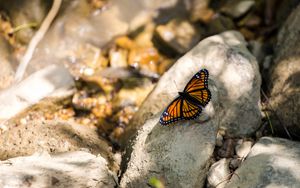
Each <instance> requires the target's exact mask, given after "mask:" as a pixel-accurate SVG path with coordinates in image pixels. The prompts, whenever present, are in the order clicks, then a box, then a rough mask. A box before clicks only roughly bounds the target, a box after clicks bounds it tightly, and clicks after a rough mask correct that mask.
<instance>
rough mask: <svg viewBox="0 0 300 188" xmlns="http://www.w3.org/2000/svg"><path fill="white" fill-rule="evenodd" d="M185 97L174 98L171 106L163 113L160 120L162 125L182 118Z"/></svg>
mask: <svg viewBox="0 0 300 188" xmlns="http://www.w3.org/2000/svg"><path fill="white" fill-rule="evenodd" d="M182 102H183V99H182V97H180V96H179V97H177V98H176V99H174V100H173V101H172V102H171V103H170V104H169V106H168V107H167V108H166V109H165V110H164V112H163V113H162V114H161V116H160V119H159V122H160V124H162V125H168V124H170V123H173V122H175V121H178V120H180V119H182V115H181V109H182V108H181V106H182Z"/></svg>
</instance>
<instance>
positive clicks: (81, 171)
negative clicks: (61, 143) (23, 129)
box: [0, 151, 116, 188]
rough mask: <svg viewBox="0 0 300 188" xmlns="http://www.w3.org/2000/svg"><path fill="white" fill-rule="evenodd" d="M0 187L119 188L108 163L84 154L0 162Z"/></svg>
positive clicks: (37, 155) (78, 152) (45, 156)
mask: <svg viewBox="0 0 300 188" xmlns="http://www.w3.org/2000/svg"><path fill="white" fill-rule="evenodd" d="M0 168H1V171H0V187H14V188H26V187H34V188H35V187H36V188H38V187H61V188H63V187H78V188H81V187H82V188H85V187H105V188H113V187H116V181H115V177H116V175H115V174H114V173H112V172H111V171H110V170H109V169H108V167H107V162H106V160H105V159H104V158H103V157H101V156H100V155H98V156H95V155H92V154H90V153H87V152H83V151H75V152H67V153H60V154H57V155H51V156H50V155H49V154H48V153H36V154H34V155H32V156H27V157H17V158H11V159H9V160H6V161H0Z"/></svg>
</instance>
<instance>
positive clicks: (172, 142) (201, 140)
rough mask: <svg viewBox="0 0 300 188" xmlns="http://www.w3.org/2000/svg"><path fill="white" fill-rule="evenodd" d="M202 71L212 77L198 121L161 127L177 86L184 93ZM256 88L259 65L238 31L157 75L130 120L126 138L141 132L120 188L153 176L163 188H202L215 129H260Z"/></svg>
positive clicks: (205, 42) (128, 155)
mask: <svg viewBox="0 0 300 188" xmlns="http://www.w3.org/2000/svg"><path fill="white" fill-rule="evenodd" d="M201 68H206V69H208V70H209V73H210V77H209V88H210V90H211V92H212V100H211V102H210V103H209V104H208V106H207V107H206V108H204V111H203V113H202V115H201V116H200V117H199V118H198V119H196V121H180V122H178V123H176V124H175V125H174V126H170V127H164V126H161V125H160V124H159V123H158V120H159V116H160V113H161V111H162V110H163V109H164V108H165V106H166V105H167V104H168V103H169V102H170V101H171V100H173V98H174V97H175V96H176V92H178V90H177V88H176V85H177V87H178V88H179V90H182V88H184V86H185V85H186V83H187V82H188V80H189V79H190V78H191V77H192V76H193V75H194V73H195V72H197V71H199V70H200V69H201ZM174 82H175V83H176V85H175V84H173V83H174ZM259 88H260V76H259V72H258V68H257V62H256V61H255V59H254V57H253V56H252V55H251V54H250V53H249V52H248V50H247V49H246V46H245V41H244V40H243V38H242V36H241V35H240V34H239V33H237V32H234V31H230V32H225V33H222V34H220V35H216V36H212V37H209V38H207V39H205V40H203V41H201V42H200V43H199V44H198V45H197V46H196V47H195V48H193V49H192V50H191V51H190V52H188V53H187V54H186V55H185V56H183V57H182V58H180V59H179V60H178V61H177V62H176V63H175V64H174V66H173V67H171V68H170V69H169V70H168V71H167V72H166V73H165V74H164V75H163V76H162V77H161V79H160V81H159V82H158V84H157V86H156V87H155V89H154V90H153V91H152V93H151V94H150V95H149V96H148V98H147V99H146V100H145V102H144V103H143V105H142V107H141V108H140V111H139V112H138V113H137V114H136V116H135V117H134V118H133V121H132V124H131V127H129V129H127V131H129V134H127V135H125V137H124V138H126V136H127V138H126V139H128V137H130V131H131V135H134V133H135V132H136V130H137V129H139V128H140V127H141V128H140V129H139V131H138V132H137V134H136V137H135V139H133V140H132V143H130V144H129V146H128V147H127V153H126V154H125V156H124V159H126V160H124V161H123V166H122V169H123V170H126V171H125V172H124V174H123V176H122V179H121V187H139V186H140V187H143V186H146V183H147V181H149V178H151V177H156V178H159V179H161V180H162V181H163V182H164V183H165V184H166V186H167V187H201V186H203V184H204V181H205V174H206V173H207V171H208V165H209V160H210V158H211V157H212V152H213V149H214V145H215V140H216V133H217V132H216V131H217V128H218V126H219V125H222V126H224V127H223V128H224V129H226V131H227V133H228V134H234V135H243V134H251V133H253V131H254V130H255V129H256V127H257V126H259V122H260V112H259V108H258V102H259ZM147 119H148V120H147ZM199 119H200V120H201V121H202V123H199V122H197V121H199ZM203 120H206V121H204V122H203ZM145 122H146V123H145ZM186 125H189V126H186ZM128 161H129V162H128Z"/></svg>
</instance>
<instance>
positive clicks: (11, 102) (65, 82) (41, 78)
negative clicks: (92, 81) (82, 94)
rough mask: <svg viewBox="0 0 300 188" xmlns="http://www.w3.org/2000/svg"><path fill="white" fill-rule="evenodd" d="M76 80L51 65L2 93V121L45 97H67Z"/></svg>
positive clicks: (0, 105)
mask: <svg viewBox="0 0 300 188" xmlns="http://www.w3.org/2000/svg"><path fill="white" fill-rule="evenodd" d="M73 86H74V80H73V77H72V76H71V74H70V73H69V72H68V70H67V69H66V68H64V67H63V66H58V65H49V66H47V67H45V68H43V69H41V70H39V71H37V72H35V73H34V74H32V75H30V76H29V77H27V78H26V79H25V80H23V81H21V82H19V83H17V84H14V85H13V86H12V87H10V88H8V89H6V90H4V91H1V92H0V121H1V120H6V119H9V118H11V117H13V116H14V115H16V114H17V113H19V112H21V111H22V110H24V109H25V108H27V107H29V106H30V105H32V104H35V103H37V102H38V101H39V100H41V99H42V98H44V97H51V96H52V97H56V98H59V97H66V96H68V95H70V94H72V93H73Z"/></svg>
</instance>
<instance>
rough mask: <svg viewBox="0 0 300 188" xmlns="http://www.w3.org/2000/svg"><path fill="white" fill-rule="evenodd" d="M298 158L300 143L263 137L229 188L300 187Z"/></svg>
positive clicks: (299, 161)
mask: <svg viewBox="0 0 300 188" xmlns="http://www.w3.org/2000/svg"><path fill="white" fill-rule="evenodd" d="M299 159H300V147H299V142H293V141H290V140H286V139H281V138H271V137H263V138H261V139H260V140H259V141H258V142H257V143H256V144H255V145H254V146H253V147H252V149H251V152H250V154H249V155H248V157H247V159H246V160H245V161H244V162H243V163H242V165H241V167H240V168H238V169H237V170H236V171H235V173H234V174H233V176H232V178H231V179H230V182H229V183H228V184H227V185H226V187H227V188H238V187H291V188H296V187H299V186H300V173H299V169H300V160H299Z"/></svg>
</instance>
